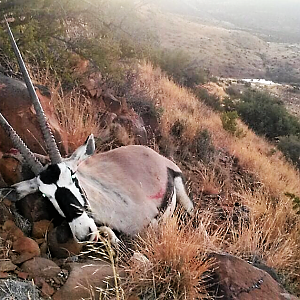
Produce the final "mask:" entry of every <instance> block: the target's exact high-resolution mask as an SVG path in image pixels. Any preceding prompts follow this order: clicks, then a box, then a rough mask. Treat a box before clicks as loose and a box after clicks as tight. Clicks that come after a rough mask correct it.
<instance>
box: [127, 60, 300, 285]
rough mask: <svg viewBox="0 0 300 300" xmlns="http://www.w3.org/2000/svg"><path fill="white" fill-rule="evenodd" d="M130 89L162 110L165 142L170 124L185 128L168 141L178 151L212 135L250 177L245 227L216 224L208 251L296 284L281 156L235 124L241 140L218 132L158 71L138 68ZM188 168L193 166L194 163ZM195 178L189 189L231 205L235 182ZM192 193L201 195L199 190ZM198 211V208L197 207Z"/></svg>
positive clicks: (295, 230)
mask: <svg viewBox="0 0 300 300" xmlns="http://www.w3.org/2000/svg"><path fill="white" fill-rule="evenodd" d="M133 88H134V89H143V90H144V91H146V93H147V95H148V98H149V99H150V100H151V101H153V103H154V104H155V106H156V107H161V108H162V111H163V114H162V116H161V120H160V122H161V130H162V134H163V135H164V136H165V137H166V138H168V137H169V136H170V135H171V128H172V125H173V124H174V123H175V122H180V123H181V124H183V125H184V126H183V128H184V129H183V131H182V133H181V136H180V137H179V139H178V140H176V141H174V140H173V142H175V143H178V144H180V145H184V144H187V143H189V144H190V143H191V142H192V140H193V139H194V138H195V137H196V135H197V132H199V131H200V130H203V129H207V130H209V132H210V133H211V135H212V140H213V143H214V146H215V147H216V148H217V149H220V148H221V149H223V150H225V151H226V152H228V153H230V154H231V155H234V156H235V157H236V158H237V159H238V163H239V165H240V166H241V167H242V168H243V169H245V170H248V172H251V174H253V176H254V177H255V178H256V179H257V181H259V183H260V184H259V188H257V189H255V190H252V191H250V190H249V187H247V186H241V187H240V188H239V190H238V198H239V199H240V200H241V202H242V204H243V205H245V206H247V207H248V209H249V210H250V213H249V217H248V219H247V222H246V221H245V220H243V219H241V220H240V221H239V222H238V223H235V224H233V222H232V220H231V219H230V218H229V220H228V222H225V223H223V224H218V225H217V231H218V232H219V237H218V239H216V243H214V246H213V247H212V248H213V249H214V251H224V250H225V251H227V252H229V253H232V254H236V255H238V256H240V257H243V258H247V259H251V258H254V257H259V259H260V260H261V261H263V262H264V263H266V264H267V265H269V266H271V267H274V268H276V269H277V270H280V271H282V272H283V273H285V274H286V276H287V277H289V278H290V279H291V280H293V281H296V282H298V281H299V278H300V273H299V259H300V251H299V249H300V248H299V246H300V240H299V230H300V223H299V217H298V215H297V214H296V213H295V211H294V210H293V208H292V203H291V201H290V199H288V198H287V197H286V196H285V195H284V194H285V193H286V192H291V193H293V194H295V195H300V186H299V179H300V177H299V173H298V172H297V171H296V170H295V169H294V168H293V167H292V166H291V165H289V164H288V163H287V162H286V161H285V160H284V158H283V157H282V155H281V153H280V152H277V153H275V154H273V155H270V153H271V152H270V150H271V149H272V148H274V147H273V146H272V145H270V144H269V143H268V142H266V141H265V140H264V139H262V138H259V137H257V136H256V135H255V134H254V133H253V132H252V131H251V130H249V129H248V128H247V127H246V126H245V125H243V124H239V126H240V127H241V128H242V129H243V132H244V133H245V136H243V137H242V138H236V137H233V136H231V135H230V134H229V133H228V132H226V131H225V130H224V129H223V128H222V124H221V120H220V117H219V115H218V114H216V113H214V112H212V111H211V110H210V109H209V108H207V107H206V106H205V105H204V104H202V103H201V102H199V101H198V100H197V99H196V98H195V97H194V96H193V95H192V94H191V93H190V92H188V91H187V90H186V89H184V88H181V87H178V86H176V85H175V84H174V83H173V82H172V81H170V80H168V79H167V78H165V77H164V76H163V75H162V74H161V72H160V71H159V70H157V69H156V70H153V68H152V66H151V65H150V64H148V63H142V64H141V66H140V68H139V75H138V77H137V79H136V84H135V86H134V87H133ZM178 159H180V157H179V158H178ZM186 163H187V162H185V164H186ZM188 163H189V164H191V165H194V166H195V165H197V162H196V161H194V162H192V161H190V162H188ZM183 165H184V164H183ZM198 173H199V176H198V177H199V180H197V181H196V183H193V185H194V186H195V185H197V182H198V184H199V185H201V184H202V183H205V182H206V185H208V186H210V187H212V188H213V189H215V188H216V189H222V191H223V192H224V195H225V196H224V197H225V200H226V197H227V198H228V199H227V200H228V201H230V198H231V197H232V193H233V191H234V190H235V191H236V189H234V188H233V187H234V186H235V184H236V183H235V182H231V184H229V185H228V183H226V185H224V183H222V182H220V178H218V176H219V175H218V174H217V172H216V173H209V174H206V173H203V172H201V171H199V172H198ZM203 176H204V177H203ZM194 179H195V178H194ZM204 188H206V187H205V186H204ZM197 190H198V191H201V186H199V187H198V189H197ZM202 190H203V189H202ZM196 196H198V195H196ZM198 205H199V206H200V207H201V203H199V204H198ZM214 228H216V226H214ZM176 237H177V234H174V236H173V237H172V238H171V237H170V240H172V239H174V240H176ZM153 238H155V237H153ZM150 244H151V243H150ZM157 253H159V251H157ZM157 255H159V254H157Z"/></svg>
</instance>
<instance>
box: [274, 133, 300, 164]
mask: <svg viewBox="0 0 300 300" xmlns="http://www.w3.org/2000/svg"><path fill="white" fill-rule="evenodd" d="M278 149H279V150H280V151H282V153H283V154H284V155H285V157H286V158H288V159H289V160H291V161H292V162H293V163H294V164H295V166H297V167H298V168H300V139H299V137H297V136H293V135H292V136H286V137H281V138H280V139H279V143H278Z"/></svg>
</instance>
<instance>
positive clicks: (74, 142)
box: [52, 88, 99, 153]
mask: <svg viewBox="0 0 300 300" xmlns="http://www.w3.org/2000/svg"><path fill="white" fill-rule="evenodd" d="M52 101H53V104H54V107H55V110H56V115H57V117H58V120H59V122H60V124H61V126H62V128H63V129H64V131H65V132H66V133H67V136H68V145H69V151H70V153H72V152H73V151H74V150H75V149H76V148H77V147H79V146H80V145H82V144H83V143H84V142H85V140H86V139H87V137H88V136H89V135H90V134H91V133H94V134H96V135H97V134H98V133H99V126H98V124H97V111H96V109H95V108H94V105H92V103H91V102H90V101H89V99H87V98H86V97H84V96H83V95H81V93H80V91H79V90H78V91H76V90H73V91H72V92H70V93H68V94H67V95H64V93H63V91H62V90H61V89H60V88H59V89H58V88H56V89H53V90H52Z"/></svg>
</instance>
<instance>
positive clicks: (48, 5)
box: [0, 0, 300, 300]
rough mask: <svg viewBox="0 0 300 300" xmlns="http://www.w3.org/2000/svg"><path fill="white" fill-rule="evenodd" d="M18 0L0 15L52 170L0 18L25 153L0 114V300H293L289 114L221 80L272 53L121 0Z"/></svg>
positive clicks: (297, 285) (295, 222)
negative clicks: (46, 130)
mask: <svg viewBox="0 0 300 300" xmlns="http://www.w3.org/2000/svg"><path fill="white" fill-rule="evenodd" d="M141 3H142V4H143V3H144V2H143V1H142V2H141ZM190 3H191V2H190ZM26 4H28V5H26V6H25V5H23V3H21V4H20V3H19V2H18V1H17V2H13V5H12V2H10V1H9V0H6V1H3V2H0V10H2V12H3V13H6V14H8V15H9V16H10V19H9V21H10V24H11V28H12V31H13V33H14V35H15V38H16V40H17V44H18V46H19V47H20V51H21V53H22V55H23V56H24V59H25V62H26V65H27V67H28V70H29V73H30V76H31V78H32V81H33V83H34V88H35V89H36V93H37V96H38V98H39V99H40V102H41V103H42V106H43V107H44V110H45V114H46V119H47V121H48V123H49V124H48V125H49V127H51V128H52V131H53V133H54V135H55V139H56V142H57V144H58V148H59V150H60V154H61V156H62V160H61V158H60V155H58V154H57V153H56V154H57V155H58V159H57V158H56V159H55V160H53V154H51V155H50V154H49V155H48V154H47V153H48V152H50V151H48V150H47V146H46V143H45V142H44V141H43V140H44V138H43V137H42V134H41V132H40V126H39V124H38V121H37V112H36V110H35V109H34V108H33V105H32V100H31V99H30V97H29V94H28V91H27V88H26V86H25V85H24V83H23V81H22V80H23V78H22V75H21V74H20V72H19V67H18V65H17V62H16V59H15V55H14V53H13V51H12V49H11V45H10V42H9V39H8V37H7V28H6V27H5V26H3V27H1V28H0V45H1V49H0V72H1V74H0V90H1V93H0V113H1V116H2V114H3V115H4V116H5V117H6V118H7V120H8V121H9V122H10V123H11V125H12V127H13V128H16V129H17V131H18V134H19V135H20V136H21V137H22V139H23V140H24V141H26V144H27V146H28V147H29V148H30V149H31V150H32V151H33V152H34V153H35V154H33V153H31V154H30V157H29V159H24V157H22V155H21V154H20V152H19V151H21V150H19V151H18V150H17V149H22V147H20V146H19V145H16V144H12V142H11V140H10V137H11V136H13V134H12V132H11V131H10V129H9V126H7V124H6V123H5V122H3V118H0V121H1V124H3V123H5V124H4V126H1V130H0V196H1V197H0V298H1V297H2V298H4V299H5V298H12V299H14V300H23V299H26V300H27V299H28V298H30V299H34V300H35V299H36V300H40V299H43V300H44V299H53V300H65V299H72V300H77V299H78V300H82V299H91V300H96V299H97V300H99V299H103V300H108V299H112V300H113V299H114V300H154V299H155V300H164V299H170V300H171V299H174V300H213V299H235V300H244V299H249V300H256V299H267V300H269V299H270V300H271V299H278V300H287V299H291V300H296V299H297V298H296V297H299V296H300V281H299V278H300V238H299V237H300V235H299V233H300V198H299V197H300V186H299V180H300V173H299V169H297V167H298V168H300V161H299V154H298V153H299V152H298V150H297V149H298V147H299V149H300V140H299V139H298V137H299V136H300V122H299V120H298V119H297V118H295V117H293V116H290V115H289V114H288V112H287V111H286V110H285V108H284V106H283V104H282V103H281V101H279V100H278V99H277V98H276V99H275V98H273V97H272V95H270V94H269V93H264V92H261V90H263V88H261V87H256V90H251V89H249V87H251V83H249V82H246V83H245V82H243V81H239V80H237V79H236V78H243V77H265V76H267V75H266V74H267V71H268V70H267V66H265V65H264V62H265V61H266V59H269V60H272V58H271V54H268V53H267V50H269V51H271V50H272V51H271V52H272V55H274V56H277V54H276V53H277V52H276V51H278V53H282V52H280V51H281V50H280V49H279V47H280V46H282V47H287V45H284V44H276V43H268V42H266V41H264V40H263V39H261V38H260V37H258V36H256V35H253V34H250V33H247V32H245V31H243V30H236V29H228V28H221V27H219V26H217V25H216V24H215V25H211V24H208V23H207V22H206V23H205V24H202V23H201V22H200V21H199V19H198V18H195V17H194V16H193V17H191V16H188V17H187V16H184V17H183V16H180V15H178V14H173V13H165V12H163V11H161V10H160V9H158V8H157V7H156V6H153V5H150V6H149V5H148V4H147V5H142V6H139V5H137V6H136V5H135V4H136V2H132V1H125V0H124V1H123V0H121V1H110V0H103V1H101V2H99V1H98V0H89V1H81V0H73V1H72V2H70V1H68V0H63V1H55V0H47V1H45V2H41V1H40V0H28V2H26ZM137 8H138V9H139V10H136V9H137ZM50 20H51V22H50ZM133 20H134V21H135V22H133ZM142 25H143V26H142ZM148 28H149V29H150V31H148V30H147V29H148ZM153 32H154V33H155V34H156V36H157V38H158V40H159V42H157V40H156V37H153V36H152V35H151V34H152V33H153ZM149 43H150V45H149ZM160 44H161V45H162V47H160ZM288 47H290V46H288ZM295 47H296V48H288V49H290V52H289V53H288V55H294V54H292V53H294V51H298V50H297V49H298V48H297V47H298V46H297V45H296V46H295ZM162 48H168V49H177V48H180V49H183V50H188V51H189V53H190V57H192V59H190V57H188V56H187V55H185V54H183V55H182V56H180V55H179V56H176V53H178V52H172V51H169V50H167V51H165V52H164V49H162ZM270 49H271V50H270ZM174 53H175V55H174ZM173 55H174V56H173ZM268 55H270V56H268ZM276 59H277V60H275V59H274V68H275V67H276V68H278V69H279V70H281V68H280V64H283V65H285V61H286V60H287V57H282V54H281V55H280V57H278V58H276ZM179 62H180V63H179ZM295 62H296V58H295ZM181 63H182V65H181ZM298 63H299V62H296V63H295V72H296V71H297V70H298V69H297V66H298ZM190 66H191V68H192V69H193V67H195V66H199V68H194V70H195V72H189V71H190V69H189V68H188V67H190ZM203 68H209V69H210V72H211V74H213V75H215V76H208V77H206V78H204V80H203V78H202V77H201V76H200V75H201V74H199V73H201V71H202V69H203ZM198 72H199V73H198ZM229 74H230V76H235V77H236V78H235V79H230V78H220V77H219V76H218V75H224V76H226V75H227V76H228V75H229ZM284 75H286V73H284ZM266 78H267V77H266ZM252 87H254V85H253V86H252ZM234 88H237V90H234ZM272 88H273V90H272ZM281 88H282V89H283V90H281ZM239 89H240V90H239ZM257 90H259V92H257ZM291 90H292V91H293V93H295V94H296V93H298V89H297V87H296V86H295V87H292V86H277V87H273V86H272V87H270V89H269V92H271V93H272V94H276V93H277V94H278V95H280V94H281V93H284V92H286V93H289V92H290V91H291ZM228 96H230V97H231V98H228ZM295 101H296V100H295ZM246 104H247V105H246ZM243 105H244V106H243ZM242 108H244V111H243V110H242ZM246 109H248V111H247V110H246ZM245 111H246V113H244V112H245ZM261 112H262V113H261ZM243 113H244V114H243ZM238 114H239V115H240V117H239V115H238ZM249 116H250V117H249ZM259 118H260V119H259ZM249 119H250V120H249ZM243 120H244V122H245V123H244V122H243ZM257 120H258V121H257ZM265 121H267V122H268V123H265ZM246 122H247V123H246ZM253 122H254V123H255V125H260V126H252V127H251V128H253V130H256V132H258V133H259V134H260V136H259V135H258V134H256V133H255V132H254V131H253V130H251V129H250V127H248V126H247V125H246V124H249V126H250V125H253ZM265 124H266V125H265ZM46 127H47V126H46ZM267 130H268V131H267ZM91 134H93V135H91ZM88 136H90V137H89V139H87V137H88ZM281 138H282V140H283V141H285V140H288V141H289V144H288V146H289V148H290V149H289V150H292V152H293V154H296V155H295V160H294V161H293V160H292V159H290V158H286V157H288V156H284V154H283V153H284V152H281V151H280V150H279V149H280V148H279V142H280V139H281ZM289 138H292V140H289ZM92 141H95V143H93V142H92ZM129 145H140V146H130V147H127V148H125V147H126V146H129ZM296 146H297V147H296ZM15 147H16V148H17V149H15ZM78 147H79V150H78V151H76V152H74V151H75V149H77V148H78ZM145 147H148V148H151V149H152V150H151V149H147V148H145ZM126 149H127V150H126ZM136 149H139V150H136ZM94 150H95V151H96V153H93V151H94ZM153 150H154V151H156V152H157V153H158V154H160V155H161V156H159V155H158V154H155V153H154V152H153ZM295 150H296V151H295ZM282 151H283V150H282ZM299 151H300V150H299ZM295 152H296V153H295ZM23 153H24V152H23ZM25 153H27V154H28V151H27V150H26V151H25ZM74 153H75V154H74ZM72 154H73V155H72ZM98 154H99V155H98ZM23 155H24V154H23ZM152 155H153V156H152ZM70 156H71V159H70V160H68V159H67V160H64V158H67V157H70ZM89 156H91V157H89ZM154 156H155V157H157V160H151V157H154ZM162 156H164V157H165V158H167V159H165V158H163V157H162ZM27 157H28V156H27ZM49 157H50V158H49ZM95 157H97V159H96V158H95ZM149 157H150V158H149ZM36 159H37V160H39V163H38V162H36ZM29 160H31V163H32V161H34V162H35V166H36V167H37V169H34V168H32V170H33V172H34V174H33V173H32V172H31V170H30V167H29V166H30V162H29ZM149 161H152V162H154V163H153V164H152V163H151V164H149ZM50 162H51V163H52V164H51V163H50ZM57 162H59V163H57ZM77 162H78V164H77ZM292 162H293V163H294V164H292ZM174 163H175V164H176V165H174ZM96 166H100V167H99V168H98V167H96ZM181 171H182V174H181ZM181 175H183V176H182V177H181ZM34 178H35V179H34ZM27 180H28V181H27ZM22 181H26V182H25V183H24V182H23V183H21V184H20V185H17V187H18V188H19V189H16V186H13V188H12V185H13V184H15V183H17V182H22ZM178 182H180V185H178ZM183 184H184V187H183ZM33 191H35V192H34V193H33ZM134 191H135V192H134ZM25 194H28V195H26V196H25ZM47 195H48V196H49V195H50V196H49V198H50V201H49V199H47ZM174 195H176V197H174ZM182 195H185V198H184V199H185V200H186V199H187V198H186V196H187V195H188V197H189V198H190V199H191V200H193V204H194V209H193V211H191V210H188V211H186V210H185V209H184V207H183V206H182V205H181V204H182V202H180V201H179V199H180V196H181V197H183V196H182ZM22 196H24V197H22ZM177 196H178V197H177ZM21 197H22V199H19V198H21ZM17 200H19V201H17ZM175 200H176V202H178V203H177V204H178V205H177V204H176V209H175V211H174V213H173V208H175V207H174V206H175ZM177 200H178V201H177ZM92 201H93V202H94V203H96V204H97V206H96V208H95V207H92V206H91V205H90V203H91V202H92ZM189 203H190V202H189ZM131 208H132V210H131ZM103 212H105V213H103ZM152 212H153V213H152ZM170 212H171V214H172V213H173V214H172V215H171V214H170ZM169 214H170V215H169ZM96 216H102V218H101V219H97V220H96ZM99 218H100V217H99ZM82 220H83V221H82ZM86 220H88V222H86ZM77 221H79V222H77ZM123 224H127V225H128V226H127V227H126V226H123ZM135 229H136V232H137V234H135V231H134V230H135ZM77 232H80V233H81V232H84V233H83V234H82V235H80V238H78V236H77V235H76V233H77ZM133 232H134V234H133ZM82 236H83V238H82ZM87 240H88V241H87ZM294 295H295V296H294Z"/></svg>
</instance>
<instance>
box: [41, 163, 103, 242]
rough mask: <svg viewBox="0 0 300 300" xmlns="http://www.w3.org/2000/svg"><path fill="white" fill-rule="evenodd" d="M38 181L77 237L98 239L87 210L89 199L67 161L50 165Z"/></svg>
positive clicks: (93, 223) (80, 238)
mask: <svg viewBox="0 0 300 300" xmlns="http://www.w3.org/2000/svg"><path fill="white" fill-rule="evenodd" d="M37 182H38V187H39V190H40V192H41V193H42V194H43V195H44V196H45V197H48V198H49V200H50V201H51V202H52V204H53V205H54V207H55V208H56V210H57V211H58V212H59V213H60V214H61V215H62V216H63V217H65V218H66V220H67V221H68V222H69V225H70V228H71V230H72V233H73V236H74V237H75V238H76V239H78V240H79V241H86V240H96V239H97V236H98V233H97V226H96V224H95V222H94V220H93V219H92V218H90V217H89V216H88V215H87V213H86V211H85V210H86V208H87V207H88V202H87V199H86V197H85V195H84V193H83V191H82V190H81V188H80V186H79V183H78V179H77V178H76V174H75V173H74V172H73V171H72V170H71V169H70V168H69V167H68V166H67V165H66V164H65V163H59V164H56V165H49V166H48V167H47V169H46V170H44V171H43V172H41V174H40V175H39V176H38V177H37Z"/></svg>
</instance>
